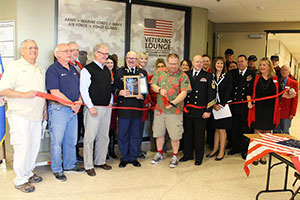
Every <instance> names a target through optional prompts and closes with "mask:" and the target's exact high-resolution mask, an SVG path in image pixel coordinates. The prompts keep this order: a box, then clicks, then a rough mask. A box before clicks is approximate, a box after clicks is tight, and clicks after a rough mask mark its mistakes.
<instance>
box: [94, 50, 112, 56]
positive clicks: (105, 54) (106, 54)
mask: <svg viewBox="0 0 300 200" xmlns="http://www.w3.org/2000/svg"><path fill="white" fill-rule="evenodd" d="M97 52H98V53H101V54H102V55H104V56H108V55H109V53H103V52H101V51H97Z"/></svg>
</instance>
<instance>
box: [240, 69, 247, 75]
mask: <svg viewBox="0 0 300 200" xmlns="http://www.w3.org/2000/svg"><path fill="white" fill-rule="evenodd" d="M246 70H247V68H245V69H244V70H243V71H242V70H240V69H239V74H240V73H241V72H242V75H243V76H244V75H245V73H246Z"/></svg>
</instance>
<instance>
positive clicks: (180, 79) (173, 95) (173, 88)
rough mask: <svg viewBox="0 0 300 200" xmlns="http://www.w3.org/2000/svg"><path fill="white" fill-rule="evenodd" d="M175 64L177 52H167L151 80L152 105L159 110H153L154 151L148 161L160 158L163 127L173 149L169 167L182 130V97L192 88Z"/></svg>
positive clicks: (175, 164) (163, 138) (154, 161)
mask: <svg viewBox="0 0 300 200" xmlns="http://www.w3.org/2000/svg"><path fill="white" fill-rule="evenodd" d="M178 68H179V57H178V55H177V54H169V55H168V58H167V68H159V69H157V70H156V71H155V73H154V76H153V78H152V80H151V88H152V90H153V91H154V92H156V93H158V94H157V104H156V108H157V109H158V110H160V111H161V112H162V113H159V112H158V111H155V114H154V121H153V137H155V138H156V146H157V153H156V155H155V156H154V158H153V160H152V162H151V163H152V164H156V163H158V162H159V161H161V160H162V159H163V156H162V151H163V145H164V143H165V137H164V135H165V133H166V129H167V130H168V133H169V135H170V138H171V145H172V149H173V157H172V159H171V162H170V167H171V168H175V167H177V164H178V149H179V140H180V139H181V138H182V133H183V112H182V111H183V106H184V102H183V100H184V98H185V97H186V95H187V93H188V92H190V91H191V89H192V88H191V84H190V81H189V78H188V76H187V75H186V74H185V73H184V72H183V71H181V70H180V69H178ZM164 99H165V100H164ZM166 100H169V102H166Z"/></svg>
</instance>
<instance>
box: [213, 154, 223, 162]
mask: <svg viewBox="0 0 300 200" xmlns="http://www.w3.org/2000/svg"><path fill="white" fill-rule="evenodd" d="M224 156H225V153H224V154H223V156H222V157H221V158H218V157H217V158H216V159H215V161H221V160H223V158H224Z"/></svg>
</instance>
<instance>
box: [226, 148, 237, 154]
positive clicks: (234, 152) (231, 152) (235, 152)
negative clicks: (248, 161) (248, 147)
mask: <svg viewBox="0 0 300 200" xmlns="http://www.w3.org/2000/svg"><path fill="white" fill-rule="evenodd" d="M237 153H239V152H238V151H236V150H234V149H232V150H230V151H229V152H228V153H227V154H228V155H234V154H237Z"/></svg>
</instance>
